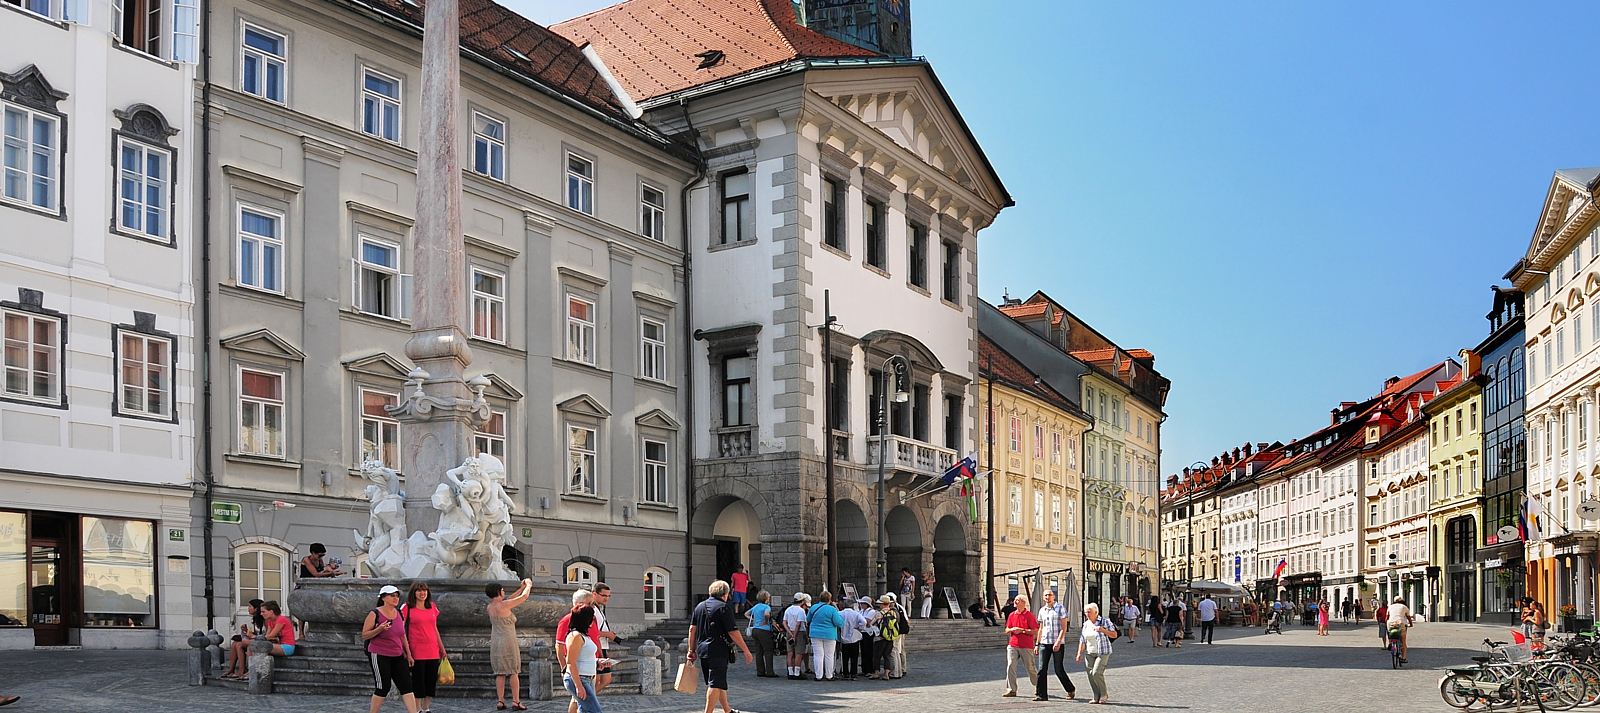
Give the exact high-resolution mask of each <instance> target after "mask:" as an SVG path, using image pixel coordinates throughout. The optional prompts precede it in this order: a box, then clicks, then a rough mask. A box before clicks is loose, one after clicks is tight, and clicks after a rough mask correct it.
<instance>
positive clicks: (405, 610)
mask: <svg viewBox="0 0 1600 713" xmlns="http://www.w3.org/2000/svg"><path fill="white" fill-rule="evenodd" d="M429 594H430V592H429V591H428V583H427V582H424V581H422V580H420V579H419V580H417V581H415V582H412V583H411V588H410V589H408V590H406V603H405V606H404V607H402V608H401V610H400V611H401V612H402V614H403V616H404V618H405V622H406V639H407V640H408V641H410V642H411V657H412V659H413V663H412V664H411V692H412V695H413V696H415V697H416V699H417V709H418V710H420V711H422V713H433V695H434V694H435V693H437V692H438V686H439V662H440V661H443V660H444V659H446V658H448V657H447V656H446V655H445V650H444V640H443V639H442V638H440V636H439V610H438V609H435V608H434V607H433V599H432V598H430V596H429Z"/></svg>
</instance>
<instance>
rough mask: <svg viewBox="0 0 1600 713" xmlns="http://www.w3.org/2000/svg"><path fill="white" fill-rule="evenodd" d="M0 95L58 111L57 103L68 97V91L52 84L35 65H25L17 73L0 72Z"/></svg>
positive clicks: (35, 106) (47, 109) (17, 101)
mask: <svg viewBox="0 0 1600 713" xmlns="http://www.w3.org/2000/svg"><path fill="white" fill-rule="evenodd" d="M0 97H4V98H5V99H8V100H10V101H14V102H16V103H18V104H26V105H27V106H31V107H33V108H35V109H43V110H45V111H49V112H54V111H56V103H57V102H59V101H61V100H62V99H66V98H67V93H66V92H63V91H61V90H58V89H56V88H55V87H52V86H50V82H48V81H46V80H45V78H44V73H43V72H40V71H39V68H38V67H37V66H34V65H31V64H30V65H28V66H26V67H23V68H22V69H21V70H20V71H18V72H17V73H16V74H8V73H6V72H0Z"/></svg>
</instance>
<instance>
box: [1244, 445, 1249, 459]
mask: <svg viewBox="0 0 1600 713" xmlns="http://www.w3.org/2000/svg"><path fill="white" fill-rule="evenodd" d="M1244 455H1245V457H1246V458H1248V457H1250V444H1248V443H1246V444H1244Z"/></svg>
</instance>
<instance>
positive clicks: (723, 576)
mask: <svg viewBox="0 0 1600 713" xmlns="http://www.w3.org/2000/svg"><path fill="white" fill-rule="evenodd" d="M739 564H741V563H740V561H739V541H738V540H730V539H721V538H719V539H718V540H717V579H720V580H722V581H724V582H732V581H733V568H734V567H737V566H738V565H739Z"/></svg>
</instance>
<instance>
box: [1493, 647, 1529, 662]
mask: <svg viewBox="0 0 1600 713" xmlns="http://www.w3.org/2000/svg"><path fill="white" fill-rule="evenodd" d="M1495 651H1496V652H1498V653H1500V654H1504V655H1505V657H1506V660H1507V661H1510V662H1511V663H1523V662H1525V661H1531V660H1532V659H1533V644H1532V643H1526V644H1507V645H1505V646H1501V647H1499V648H1497V649H1495Z"/></svg>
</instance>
